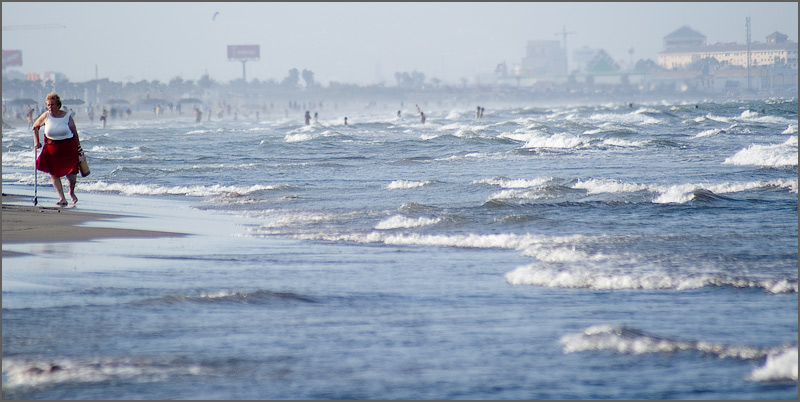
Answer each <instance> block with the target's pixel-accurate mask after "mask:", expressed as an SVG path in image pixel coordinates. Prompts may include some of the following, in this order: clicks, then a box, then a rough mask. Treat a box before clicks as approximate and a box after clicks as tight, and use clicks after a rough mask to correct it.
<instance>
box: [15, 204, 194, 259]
mask: <svg viewBox="0 0 800 402" xmlns="http://www.w3.org/2000/svg"><path fill="white" fill-rule="evenodd" d="M24 201H25V197H22V196H16V195H6V194H3V209H2V216H3V237H2V240H3V244H4V245H5V244H13V243H45V242H78V241H89V240H93V239H107V238H154V237H165V236H170V237H172V236H180V235H181V234H179V233H170V232H163V231H155V230H139V229H124V228H114V227H95V226H92V227H89V226H80V225H81V224H84V223H86V222H89V221H103V220H109V219H114V218H119V217H120V215H111V214H102V213H94V212H84V211H80V210H77V209H75V208H72V207H65V208H59V207H54V206H53V207H51V206H42V205H41V204H40V205H38V206H33V205H20V204H22V203H23V202H24ZM14 255H19V253H15V252H11V251H7V250H6V249H5V247H3V257H11V256H14Z"/></svg>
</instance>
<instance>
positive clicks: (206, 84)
mask: <svg viewBox="0 0 800 402" xmlns="http://www.w3.org/2000/svg"><path fill="white" fill-rule="evenodd" d="M214 84H215V82H214V80H212V79H211V77H209V76H208V74H204V75H203V76H202V77H200V79H199V80H197V86H198V87H200V88H203V89H208V88H211V87H213V86H214Z"/></svg>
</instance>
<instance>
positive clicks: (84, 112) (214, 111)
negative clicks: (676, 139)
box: [3, 100, 485, 128]
mask: <svg viewBox="0 0 800 402" xmlns="http://www.w3.org/2000/svg"><path fill="white" fill-rule="evenodd" d="M190 104H191V116H192V117H194V121H195V123H201V122H203V121H211V120H212V119H216V120H221V119H224V118H226V117H227V118H232V119H233V120H238V119H239V116H240V109H239V108H238V107H236V106H234V105H232V104H230V103H227V102H224V101H219V102H217V104H216V105H213V106H212V105H208V104H205V103H202V102H200V101H199V100H198V102H197V103H189V102H178V103H173V102H165V103H163V104H162V103H153V104H149V105H142V104H137V105H134V106H133V107H131V106H130V105H129V104H120V103H115V104H110V105H104V106H99V107H98V106H95V105H93V104H88V105H86V106H83V107H78V108H75V107H74V106H73V105H65V106H64V107H63V108H64V109H65V110H68V111H69V112H70V113H71V114H72V115H73V116H75V117H76V118H79V119H84V118H85V119H88V121H89V122H90V123H94V122H95V118H98V123H99V124H101V125H102V127H103V128H105V127H106V126H107V124H109V123H110V122H111V121H115V120H123V119H124V120H130V119H131V118H132V116H135V118H137V119H150V118H156V119H157V118H162V117H177V116H183V106H186V105H190ZM375 106H377V105H373V104H370V105H368V108H369V107H375ZM414 106H415V108H416V112H417V113H416V115H417V118H418V119H419V122H420V124H422V125H424V124H425V123H426V121H427V119H428V116H427V115H426V114H425V112H423V110H422V109H421V107H420V106H419V105H418V104H415V105H414ZM400 107H401V109H400V110H397V114H396V117H397V119H402V118H403V111H402V108H403V103H402V102H401V103H400ZM276 109H278V108H277V107H276V106H275V104H274V103H269V104H264V105H262V107H261V108H260V110H258V109H255V110H254V109H253V108H252V107H251V108H247V109H245V110H241V115H242V117H243V118H245V119H251V118H254V119H255V120H256V121H259V120H260V119H261V118H262V116H264V117H267V118H269V117H276V113H275V112H276ZM323 109H324V108H323V103H322V102H321V101H320V102H312V103H300V102H297V101H289V102H287V104H286V106H285V107H284V108H283V117H285V118H287V119H288V118H290V117H291V115H292V114H293V113H292V112H294V111H304V112H303V113H302V116H303V117H302V118H303V123H304V124H305V125H311V124H312V123H313V124H318V123H319V121H320V112H321V111H323ZM337 109H338V105H336V104H334V110H337ZM312 110H313V112H312ZM44 111H46V109H45V108H44V106H32V105H6V104H3V126H4V127H10V126H9V125H8V124H7V123H13V124H11V125H13V126H19V125H21V124H22V122H25V121H26V120H27V125H28V127H29V128H30V127H31V124H32V123H33V119H34V118H35V117H36V116H39V115H41V114H42V113H43V112H44ZM484 111H485V108H483V107H481V106H477V107H476V109H475V118H476V119H478V118H483V116H484ZM340 116H341V114H340ZM341 118H342V120H340V121H341V124H342V125H344V126H348V125H352V120H351V119H349V118H348V117H347V116H343V117H341ZM84 121H85V120H84Z"/></svg>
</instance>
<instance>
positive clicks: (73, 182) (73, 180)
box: [67, 173, 78, 204]
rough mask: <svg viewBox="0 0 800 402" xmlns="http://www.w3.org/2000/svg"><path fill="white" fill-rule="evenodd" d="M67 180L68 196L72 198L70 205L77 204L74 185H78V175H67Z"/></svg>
mask: <svg viewBox="0 0 800 402" xmlns="http://www.w3.org/2000/svg"><path fill="white" fill-rule="evenodd" d="M67 180H69V196H70V197H72V203H73V204H77V203H78V197H76V196H75V185H76V184H78V175H77V174H75V173H73V174H70V175H67Z"/></svg>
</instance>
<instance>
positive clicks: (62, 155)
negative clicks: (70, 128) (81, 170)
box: [36, 137, 78, 177]
mask: <svg viewBox="0 0 800 402" xmlns="http://www.w3.org/2000/svg"><path fill="white" fill-rule="evenodd" d="M36 168H37V169H39V170H41V171H42V172H46V173H50V174H51V175H54V176H57V177H61V176H66V175H70V174H77V173H78V142H77V141H75V137H72V138H69V139H66V140H60V141H54V140H51V139H49V138H45V142H44V148H42V154H41V155H39V159H37V160H36Z"/></svg>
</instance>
